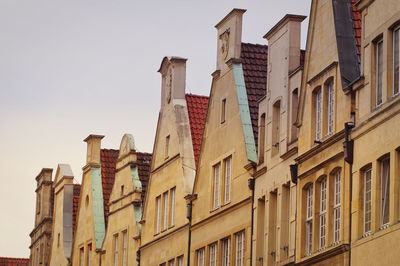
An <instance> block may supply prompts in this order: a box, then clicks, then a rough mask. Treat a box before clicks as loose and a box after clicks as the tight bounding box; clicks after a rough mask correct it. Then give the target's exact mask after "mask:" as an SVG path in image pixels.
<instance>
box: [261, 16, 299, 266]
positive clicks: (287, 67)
mask: <svg viewBox="0 0 400 266" xmlns="http://www.w3.org/2000/svg"><path fill="white" fill-rule="evenodd" d="M305 18H306V17H305V16H299V15H286V16H285V17H283V18H282V19H281V20H280V21H279V22H278V23H277V24H276V25H275V26H274V27H273V28H272V29H271V30H270V31H269V32H268V33H267V34H266V35H265V36H264V38H266V39H267V40H268V67H269V71H268V72H267V66H266V65H265V68H264V75H265V78H266V79H267V81H268V82H267V93H266V96H265V97H263V98H261V99H260V100H259V112H258V123H259V130H258V165H257V172H256V173H255V174H254V177H255V193H254V212H255V216H254V223H253V225H254V236H253V241H254V253H253V254H254V255H253V265H294V261H295V258H294V256H295V236H296V235H295V232H296V184H295V183H293V182H291V173H290V165H292V164H295V160H294V159H295V158H296V157H297V149H298V147H297V135H298V134H297V131H298V130H297V127H296V126H295V125H294V122H295V121H296V116H297V108H298V96H299V91H300V86H301V75H302V70H303V62H304V51H302V50H301V49H300V37H301V36H300V31H301V22H302V21H303V20H304V19H305Z"/></svg>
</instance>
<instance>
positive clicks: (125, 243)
mask: <svg viewBox="0 0 400 266" xmlns="http://www.w3.org/2000/svg"><path fill="white" fill-rule="evenodd" d="M122 240H123V248H124V250H123V255H122V265H123V266H126V261H127V259H128V258H127V257H128V237H127V233H126V231H125V232H123V233H122Z"/></svg>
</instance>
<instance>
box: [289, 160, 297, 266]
mask: <svg viewBox="0 0 400 266" xmlns="http://www.w3.org/2000/svg"><path fill="white" fill-rule="evenodd" d="M289 167H290V179H291V181H292V183H294V184H295V185H296V208H295V214H294V215H295V216H294V217H296V218H295V227H294V263H296V251H297V248H296V241H297V235H296V234H297V199H298V195H299V192H298V189H297V177H298V169H299V165H298V164H297V163H295V164H291V165H290V166H289Z"/></svg>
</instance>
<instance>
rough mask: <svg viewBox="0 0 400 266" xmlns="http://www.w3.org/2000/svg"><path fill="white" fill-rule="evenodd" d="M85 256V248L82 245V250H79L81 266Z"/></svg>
mask: <svg viewBox="0 0 400 266" xmlns="http://www.w3.org/2000/svg"><path fill="white" fill-rule="evenodd" d="M84 256H85V249H84V248H83V247H81V248H80V250H79V266H83V263H84V260H83V258H84Z"/></svg>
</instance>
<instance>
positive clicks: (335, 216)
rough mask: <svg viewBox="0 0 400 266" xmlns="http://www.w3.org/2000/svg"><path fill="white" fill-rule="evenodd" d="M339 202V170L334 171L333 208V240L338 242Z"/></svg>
mask: <svg viewBox="0 0 400 266" xmlns="http://www.w3.org/2000/svg"><path fill="white" fill-rule="evenodd" d="M340 203H341V171H337V172H336V173H335V198H334V209H333V222H334V225H333V242H334V243H338V242H339V240H340V220H341V213H340Z"/></svg>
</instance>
